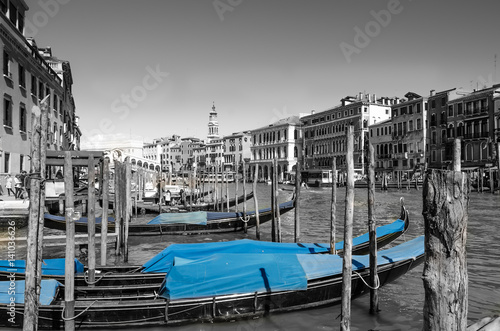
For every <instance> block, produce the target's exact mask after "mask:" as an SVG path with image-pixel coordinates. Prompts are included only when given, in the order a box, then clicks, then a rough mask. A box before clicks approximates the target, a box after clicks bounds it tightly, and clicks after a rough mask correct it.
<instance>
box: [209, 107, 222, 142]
mask: <svg viewBox="0 0 500 331" xmlns="http://www.w3.org/2000/svg"><path fill="white" fill-rule="evenodd" d="M207 138H208V141H211V140H213V139H218V138H220V136H219V122H218V121H217V112H216V111H215V102H214V104H213V106H212V110H211V111H210V115H209V117H208V136H207Z"/></svg>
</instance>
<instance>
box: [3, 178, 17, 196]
mask: <svg viewBox="0 0 500 331" xmlns="http://www.w3.org/2000/svg"><path fill="white" fill-rule="evenodd" d="M5 188H6V189H7V195H8V196H9V197H10V193H11V192H12V195H13V196H16V194H15V193H14V190H12V176H11V175H10V174H7V181H6V182H5Z"/></svg>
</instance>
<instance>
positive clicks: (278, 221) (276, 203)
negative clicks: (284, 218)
mask: <svg viewBox="0 0 500 331" xmlns="http://www.w3.org/2000/svg"><path fill="white" fill-rule="evenodd" d="M274 164H275V169H276V170H275V171H274V202H273V203H274V211H275V213H276V228H277V233H276V234H277V239H278V242H281V241H282V238H281V216H280V204H279V199H278V197H279V186H278V184H279V175H278V173H279V168H278V160H277V159H274Z"/></svg>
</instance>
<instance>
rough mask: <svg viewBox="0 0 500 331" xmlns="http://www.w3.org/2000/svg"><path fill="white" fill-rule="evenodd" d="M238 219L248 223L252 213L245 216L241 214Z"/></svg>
mask: <svg viewBox="0 0 500 331" xmlns="http://www.w3.org/2000/svg"><path fill="white" fill-rule="evenodd" d="M238 219H239V220H240V221H242V222H243V223H248V221H250V215H246V216H245V217H242V216H239V217H238Z"/></svg>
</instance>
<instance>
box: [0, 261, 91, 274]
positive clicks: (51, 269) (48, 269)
mask: <svg viewBox="0 0 500 331" xmlns="http://www.w3.org/2000/svg"><path fill="white" fill-rule="evenodd" d="M65 261H66V259H45V260H43V262H42V275H52V276H64V264H65V263H66V262H65ZM0 271H1V272H15V273H20V274H24V273H25V272H26V260H14V261H9V260H0ZM75 273H83V264H82V263H81V262H80V261H78V259H75Z"/></svg>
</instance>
